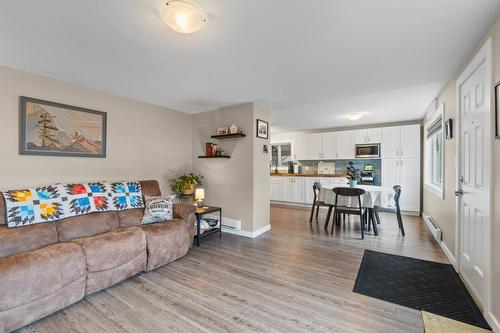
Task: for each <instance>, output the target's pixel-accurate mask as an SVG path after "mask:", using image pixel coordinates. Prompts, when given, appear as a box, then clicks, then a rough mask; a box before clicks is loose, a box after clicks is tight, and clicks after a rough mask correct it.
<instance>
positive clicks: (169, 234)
mask: <svg viewBox="0 0 500 333" xmlns="http://www.w3.org/2000/svg"><path fill="white" fill-rule="evenodd" d="M141 229H142V230H144V233H145V234H146V241H147V248H148V262H147V266H146V271H150V270H153V269H155V268H157V267H159V266H162V265H165V264H168V263H169V262H171V261H174V260H176V259H178V258H180V257H183V256H184V255H185V254H186V253H187V251H188V250H189V248H190V246H191V244H192V243H193V237H192V235H191V233H190V231H189V229H188V228H187V227H186V222H185V221H184V220H181V219H174V220H171V221H167V222H161V223H154V224H146V225H142V226H141Z"/></svg>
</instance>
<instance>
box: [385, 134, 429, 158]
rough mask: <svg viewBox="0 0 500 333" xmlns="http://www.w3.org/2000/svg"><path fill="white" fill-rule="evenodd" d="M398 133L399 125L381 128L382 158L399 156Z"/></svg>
mask: <svg viewBox="0 0 500 333" xmlns="http://www.w3.org/2000/svg"><path fill="white" fill-rule="evenodd" d="M400 133H401V129H400V127H399V126H393V127H384V128H382V142H381V144H380V149H381V156H382V158H396V157H398V156H399V150H400V145H399V141H400V140H399V135H400ZM419 147H420V145H419Z"/></svg>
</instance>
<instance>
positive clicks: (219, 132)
mask: <svg viewBox="0 0 500 333" xmlns="http://www.w3.org/2000/svg"><path fill="white" fill-rule="evenodd" d="M224 134H229V128H227V127H219V128H218V129H217V135H224Z"/></svg>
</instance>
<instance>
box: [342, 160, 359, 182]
mask: <svg viewBox="0 0 500 333" xmlns="http://www.w3.org/2000/svg"><path fill="white" fill-rule="evenodd" d="M345 168H346V170H347V175H348V176H347V178H349V186H350V187H356V186H357V185H358V179H359V176H360V175H361V170H359V169H358V168H356V167H355V166H354V163H352V162H349V165H348V166H346V167H345Z"/></svg>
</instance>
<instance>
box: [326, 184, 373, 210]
mask: <svg viewBox="0 0 500 333" xmlns="http://www.w3.org/2000/svg"><path fill="white" fill-rule="evenodd" d="M332 191H333V193H335V205H334V206H335V208H336V207H338V205H337V204H338V196H339V195H342V196H345V197H358V208H359V210H360V214H361V196H362V195H363V194H365V192H366V191H365V190H363V189H362V188H356V187H334V188H333V189H332Z"/></svg>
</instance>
